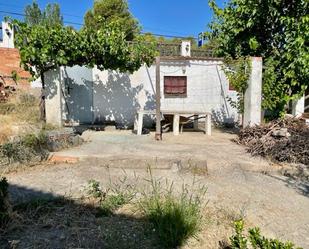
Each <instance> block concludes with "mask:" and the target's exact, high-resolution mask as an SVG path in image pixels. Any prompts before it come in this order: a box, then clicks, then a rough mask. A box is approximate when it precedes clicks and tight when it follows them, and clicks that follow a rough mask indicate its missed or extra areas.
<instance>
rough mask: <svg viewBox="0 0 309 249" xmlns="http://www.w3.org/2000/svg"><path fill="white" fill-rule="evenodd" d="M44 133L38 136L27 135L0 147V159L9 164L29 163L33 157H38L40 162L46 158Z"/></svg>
mask: <svg viewBox="0 0 309 249" xmlns="http://www.w3.org/2000/svg"><path fill="white" fill-rule="evenodd" d="M46 141H47V137H46V135H45V133H43V132H40V133H39V134H38V135H35V134H27V135H25V136H23V137H21V138H19V139H18V140H16V141H13V142H8V143H4V144H2V145H0V157H4V158H6V159H7V160H8V162H9V163H13V162H25V161H30V160H31V159H33V158H34V157H38V156H39V157H40V158H41V160H42V159H43V158H45V157H46V150H45V148H46Z"/></svg>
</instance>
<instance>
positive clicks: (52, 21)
mask: <svg viewBox="0 0 309 249" xmlns="http://www.w3.org/2000/svg"><path fill="white" fill-rule="evenodd" d="M43 22H44V24H45V25H47V26H49V27H50V26H54V25H63V17H62V15H61V12H60V6H59V4H56V3H53V4H50V3H49V4H47V6H46V7H45V11H44V13H43Z"/></svg>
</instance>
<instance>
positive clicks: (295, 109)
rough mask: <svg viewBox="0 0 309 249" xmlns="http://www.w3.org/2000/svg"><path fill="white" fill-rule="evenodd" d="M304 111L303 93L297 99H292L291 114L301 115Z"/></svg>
mask: <svg viewBox="0 0 309 249" xmlns="http://www.w3.org/2000/svg"><path fill="white" fill-rule="evenodd" d="M304 112H305V95H304V96H302V97H301V98H300V99H298V100H294V101H292V115H294V116H295V117H301V116H302V115H303V113H304Z"/></svg>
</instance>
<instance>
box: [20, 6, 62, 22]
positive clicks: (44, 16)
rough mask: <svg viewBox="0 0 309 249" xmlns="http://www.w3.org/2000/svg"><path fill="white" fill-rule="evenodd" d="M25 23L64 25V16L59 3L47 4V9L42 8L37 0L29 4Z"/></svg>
mask: <svg viewBox="0 0 309 249" xmlns="http://www.w3.org/2000/svg"><path fill="white" fill-rule="evenodd" d="M24 21H25V23H27V24H28V25H30V26H35V25H41V24H44V25H48V26H49V27H50V26H55V25H62V24H63V17H62V15H61V12H60V6H59V4H56V3H53V4H50V3H49V4H47V6H46V8H45V10H43V11H42V10H41V9H40V7H39V5H38V4H37V2H36V1H33V2H32V4H29V5H27V6H26V8H25V20H24Z"/></svg>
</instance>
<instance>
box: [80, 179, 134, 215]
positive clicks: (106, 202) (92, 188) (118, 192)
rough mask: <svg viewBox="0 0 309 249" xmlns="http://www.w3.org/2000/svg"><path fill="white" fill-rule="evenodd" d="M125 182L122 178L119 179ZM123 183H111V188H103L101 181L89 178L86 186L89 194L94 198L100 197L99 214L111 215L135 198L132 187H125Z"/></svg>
mask: <svg viewBox="0 0 309 249" xmlns="http://www.w3.org/2000/svg"><path fill="white" fill-rule="evenodd" d="M119 181H120V182H122V183H124V181H123V180H122V179H120V180H119ZM123 186H124V185H122V184H119V183H117V181H116V182H115V183H110V184H109V188H108V189H106V190H102V188H101V186H100V183H99V182H98V181H96V180H89V181H88V185H87V187H86V191H87V195H88V196H91V197H93V198H100V200H99V203H100V206H99V215H102V216H110V215H112V214H113V213H114V212H115V211H116V210H117V209H118V208H120V207H121V206H123V205H125V204H127V203H129V202H130V201H131V200H132V199H133V196H134V195H133V194H132V193H131V191H130V188H126V189H123Z"/></svg>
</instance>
